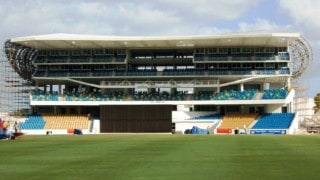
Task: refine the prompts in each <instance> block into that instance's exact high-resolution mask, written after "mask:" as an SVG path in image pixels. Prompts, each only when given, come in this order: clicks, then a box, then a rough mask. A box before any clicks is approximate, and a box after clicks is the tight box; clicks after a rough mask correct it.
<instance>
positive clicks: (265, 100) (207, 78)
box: [4, 33, 312, 134]
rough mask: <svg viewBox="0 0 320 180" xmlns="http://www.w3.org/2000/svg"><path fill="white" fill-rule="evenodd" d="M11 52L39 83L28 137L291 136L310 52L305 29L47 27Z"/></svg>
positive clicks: (21, 71)
mask: <svg viewBox="0 0 320 180" xmlns="http://www.w3.org/2000/svg"><path fill="white" fill-rule="evenodd" d="M4 49H5V56H6V59H7V62H9V64H10V66H11V68H12V69H13V70H14V71H15V72H16V73H17V74H18V75H19V77H20V79H21V80H23V81H24V82H28V83H26V84H28V87H32V88H30V90H29V92H28V93H29V95H28V99H27V100H28V101H29V108H28V113H27V116H26V117H25V119H24V120H22V121H21V122H20V128H21V130H22V131H23V132H26V133H29V134H45V133H46V132H48V131H50V132H52V133H55V134H67V133H70V132H73V130H75V129H80V130H81V131H82V132H83V133H84V134H87V133H172V132H174V133H190V132H193V131H192V130H191V129H193V128H194V127H197V128H199V129H201V131H194V132H206V133H209V134H243V133H250V134H293V133H295V132H296V131H297V130H298V128H299V127H298V121H299V120H298V113H297V112H295V108H294V97H295V88H293V85H292V80H294V79H296V78H298V77H299V76H301V75H302V74H303V72H304V71H305V70H306V68H307V66H308V64H309V61H310V60H311V53H312V52H311V48H310V46H309V44H308V43H307V41H306V40H305V39H304V38H303V37H302V35H300V34H298V33H269V34H254V33H253V34H225V35H207V36H204V35H201V36H167V37H166V36H161V37H160V36H146V37H123V36H92V35H73V34H49V35H36V36H27V37H17V38H12V39H9V40H8V41H7V42H6V43H5V47H4ZM24 92H25V91H24ZM23 102H24V101H23Z"/></svg>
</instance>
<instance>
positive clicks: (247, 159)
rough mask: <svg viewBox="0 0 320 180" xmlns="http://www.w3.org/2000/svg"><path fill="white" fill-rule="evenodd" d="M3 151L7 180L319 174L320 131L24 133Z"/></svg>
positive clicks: (1, 144)
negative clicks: (278, 133)
mask: <svg viewBox="0 0 320 180" xmlns="http://www.w3.org/2000/svg"><path fill="white" fill-rule="evenodd" d="M0 154H1V155H0V173H1V176H0V177H1V179H8V180H13V179H41V180H42V179H91V180H96V179H112V180H118V179H161V180H162V179H290V180H291V179H319V177H318V176H319V170H320V136H318V135H310V136H289V135H288V136H251V135H250V136H249V135H248V136H245V135H234V136H232V135H230V136H229V135H228V136H214V135H82V136H73V135H70V136H67V135H66V136H57V135H52V136H24V137H22V138H20V139H18V140H14V141H0Z"/></svg>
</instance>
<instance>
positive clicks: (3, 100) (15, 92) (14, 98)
mask: <svg viewBox="0 0 320 180" xmlns="http://www.w3.org/2000/svg"><path fill="white" fill-rule="evenodd" d="M0 63H1V67H0V94H1V95H0V112H1V114H3V115H10V116H12V115H18V116H20V115H24V114H26V113H29V108H30V107H29V104H30V101H29V91H30V90H31V89H32V86H31V85H30V84H29V83H27V81H26V80H23V79H22V78H21V77H20V76H19V75H18V74H17V73H16V72H15V71H14V69H13V68H12V67H11V65H10V64H9V61H8V60H7V57H6V56H5V53H4V50H3V49H2V50H1V56H0Z"/></svg>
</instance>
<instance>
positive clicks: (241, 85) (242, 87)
mask: <svg viewBox="0 0 320 180" xmlns="http://www.w3.org/2000/svg"><path fill="white" fill-rule="evenodd" d="M240 91H241V92H242V91H244V85H243V83H241V84H240Z"/></svg>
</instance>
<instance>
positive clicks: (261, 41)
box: [10, 33, 301, 49]
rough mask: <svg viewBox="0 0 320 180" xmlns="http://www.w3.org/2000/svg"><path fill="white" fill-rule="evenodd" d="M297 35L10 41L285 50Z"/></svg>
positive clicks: (49, 45) (20, 40) (52, 45)
mask: <svg viewBox="0 0 320 180" xmlns="http://www.w3.org/2000/svg"><path fill="white" fill-rule="evenodd" d="M300 37H301V35H300V34H299V33H268V34H224V35H196V36H97V35H76V34H48V35H36V36H26V37H17V38H12V39H10V41H11V42H12V43H15V44H19V45H23V46H27V47H32V48H36V49H104V48H124V49H126V48H131V49H134V48H144V49H148V48H152V49H155V48H160V49H161V48H178V49H180V48H202V47H239V46H241V47H243V46H247V47H251V46H255V47H257V46H262V47H287V45H288V42H291V41H294V40H296V39H299V38H300Z"/></svg>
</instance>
